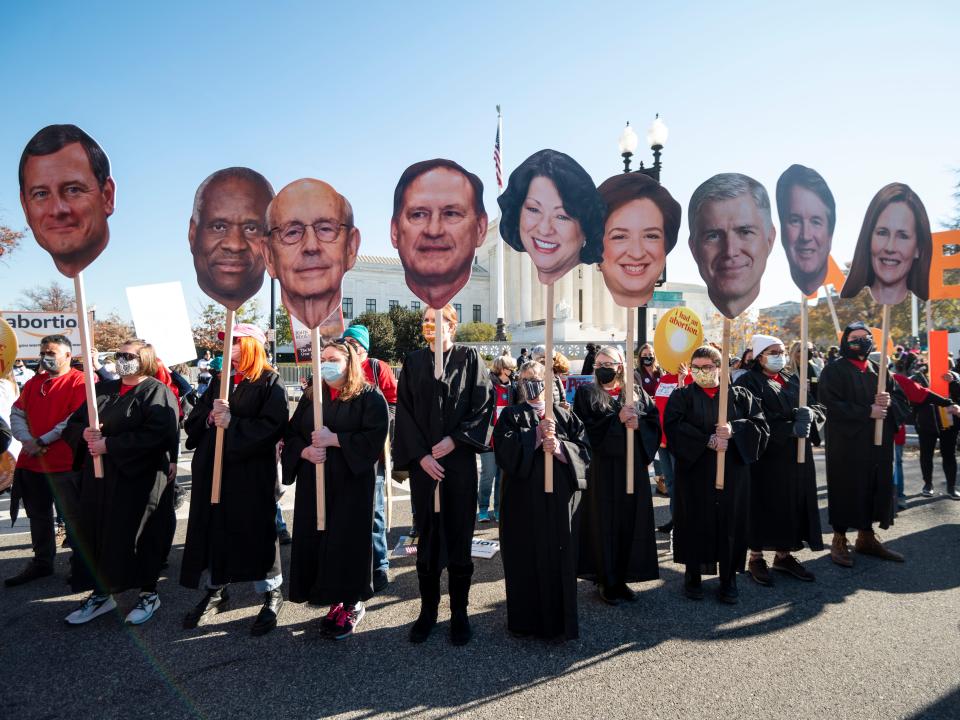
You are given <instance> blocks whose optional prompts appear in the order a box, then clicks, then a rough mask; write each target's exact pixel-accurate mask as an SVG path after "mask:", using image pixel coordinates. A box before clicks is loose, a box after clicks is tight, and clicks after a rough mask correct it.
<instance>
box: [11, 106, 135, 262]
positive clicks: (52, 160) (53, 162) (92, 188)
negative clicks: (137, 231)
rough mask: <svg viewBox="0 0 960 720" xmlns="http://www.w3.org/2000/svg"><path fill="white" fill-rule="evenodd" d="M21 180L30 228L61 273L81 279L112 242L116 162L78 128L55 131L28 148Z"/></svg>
mask: <svg viewBox="0 0 960 720" xmlns="http://www.w3.org/2000/svg"><path fill="white" fill-rule="evenodd" d="M19 175H20V204H21V205H22V206H23V214H24V215H26V218H27V225H29V226H30V230H31V231H32V232H33V236H34V237H35V238H36V239H37V243H38V244H39V245H40V247H42V248H43V249H44V250H46V251H47V252H48V253H50V257H52V258H53V262H54V264H55V265H56V266H57V270H58V271H60V273H61V274H62V275H65V276H66V277H69V278H75V277H76V276H77V275H78V274H79V273H80V272H81V271H83V270H84V268H86V267H87V266H88V265H89V264H90V263H92V262H93V261H94V260H96V259H97V258H98V257H99V256H100V253H102V252H103V251H104V250H105V249H106V247H107V243H108V242H110V228H109V226H108V224H107V218H109V217H110V216H111V215H112V214H113V209H114V201H115V199H116V190H117V188H116V184H115V183H114V182H113V178H111V177H110V160H109V159H108V158H107V155H106V153H105V152H104V151H103V149H102V148H101V147H100V146H99V145H98V144H97V142H96V140H94V139H93V138H92V137H90V136H89V135H87V134H86V133H85V132H84V131H83V130H81V129H80V128H78V127H77V126H76V125H49V126H47V127H45V128H43V129H42V130H41V131H40V132H38V133H37V134H36V135H34V136H33V137H32V138H31V139H30V142H28V143H27V146H26V148H24V150H23V154H22V155H21V156H20V170H19Z"/></svg>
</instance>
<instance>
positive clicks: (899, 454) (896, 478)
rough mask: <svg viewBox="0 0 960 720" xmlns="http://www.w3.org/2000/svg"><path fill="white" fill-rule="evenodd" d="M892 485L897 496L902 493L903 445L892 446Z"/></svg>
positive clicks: (902, 495) (901, 495) (900, 495)
mask: <svg viewBox="0 0 960 720" xmlns="http://www.w3.org/2000/svg"><path fill="white" fill-rule="evenodd" d="M893 486H894V487H895V488H896V489H897V497H904V494H903V445H894V446H893Z"/></svg>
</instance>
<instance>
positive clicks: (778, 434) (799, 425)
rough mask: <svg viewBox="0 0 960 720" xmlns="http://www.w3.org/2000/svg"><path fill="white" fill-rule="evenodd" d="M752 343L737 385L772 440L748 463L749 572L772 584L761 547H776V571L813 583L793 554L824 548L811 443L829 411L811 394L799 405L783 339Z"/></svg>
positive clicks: (762, 337) (796, 382) (795, 378)
mask: <svg viewBox="0 0 960 720" xmlns="http://www.w3.org/2000/svg"><path fill="white" fill-rule="evenodd" d="M752 344H753V357H754V363H753V367H751V368H750V370H748V371H747V372H745V373H744V374H743V375H741V376H740V377H739V378H738V379H737V382H736V384H737V385H739V386H740V387H744V388H746V389H747V390H749V391H750V392H751V393H753V395H754V396H755V397H756V398H757V399H758V400H759V401H760V407H761V408H762V410H763V416H764V417H765V418H766V420H767V425H769V426H770V439H769V441H768V442H767V447H766V449H765V450H764V451H763V454H762V455H761V456H760V458H759V459H758V460H757V461H756V462H755V463H753V464H752V465H751V466H750V521H749V523H748V530H747V534H748V538H747V539H748V543H749V546H750V560H749V562H748V563H747V570H748V572H749V573H750V576H751V577H752V578H753V579H754V580H755V581H756V582H757V583H758V584H760V585H773V580H772V579H771V577H770V572H769V570H768V567H767V563H766V560H764V559H763V551H764V550H774V551H776V554H775V555H774V559H773V569H774V570H777V571H779V572H783V573H787V574H789V575H792V576H793V577H795V578H797V579H799V580H804V581H806V582H811V581H813V580H814V579H815V578H814V575H813V573H812V572H810V571H809V570H807V569H806V568H805V567H803V565H802V564H801V563H800V561H799V560H797V559H796V558H795V557H794V556H793V555H791V554H790V553H791V551H796V550H801V549H802V548H803V544H804V543H806V544H807V545H809V546H810V549H811V550H823V536H822V535H821V531H820V506H819V504H818V498H817V469H816V466H815V465H814V464H813V449H812V446H813V445H819V444H820V433H821V431H822V430H823V423H824V419H825V414H824V410H823V407H822V406H821V405H818V404H817V403H816V399H815V396H813V395H812V394H808V396H807V398H808V401H807V402H808V404H807V405H805V406H803V407H801V406H800V379H799V377H798V376H797V375H794V374H789V373H787V372H785V371H784V367H785V366H786V354H785V352H784V350H785V348H784V345H783V343H782V342H781V341H780V339H779V338H775V337H772V336H770V335H759V334H758V335H754V336H753V339H752ZM808 384H810V380H809V379H808ZM799 438H803V444H804V458H805V462H802V463H798V462H797V443H798V439H799Z"/></svg>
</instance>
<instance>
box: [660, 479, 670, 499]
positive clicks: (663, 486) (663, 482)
mask: <svg viewBox="0 0 960 720" xmlns="http://www.w3.org/2000/svg"><path fill="white" fill-rule="evenodd" d="M657 494H658V495H663V496H666V495H669V493H668V492H667V481H666V480H665V479H664V478H663V475H657Z"/></svg>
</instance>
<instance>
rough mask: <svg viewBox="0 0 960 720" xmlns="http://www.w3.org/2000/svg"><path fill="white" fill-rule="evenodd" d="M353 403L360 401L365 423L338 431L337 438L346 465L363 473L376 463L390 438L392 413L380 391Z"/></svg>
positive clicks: (369, 393) (364, 395) (356, 399)
mask: <svg viewBox="0 0 960 720" xmlns="http://www.w3.org/2000/svg"><path fill="white" fill-rule="evenodd" d="M350 402H351V403H360V404H361V413H362V417H363V423H362V425H361V427H360V429H359V430H355V431H352V432H338V433H337V439H338V440H339V441H340V452H342V453H343V459H344V460H345V461H346V463H347V467H349V468H350V470H351V471H352V472H353V473H356V474H360V473H362V472H364V471H365V470H367V469H368V468H370V467H372V466H374V465H376V463H377V458H378V457H380V453H381V452H382V451H383V445H384V443H385V442H386V440H387V427H388V425H389V423H390V415H389V413H388V412H387V401H386V400H385V399H384V397H383V395H381V394H380V393H379V392H377V391H373V392H365V393H362V394H361V395H360V396H359V397H356V398H354V399H353V400H350Z"/></svg>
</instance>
